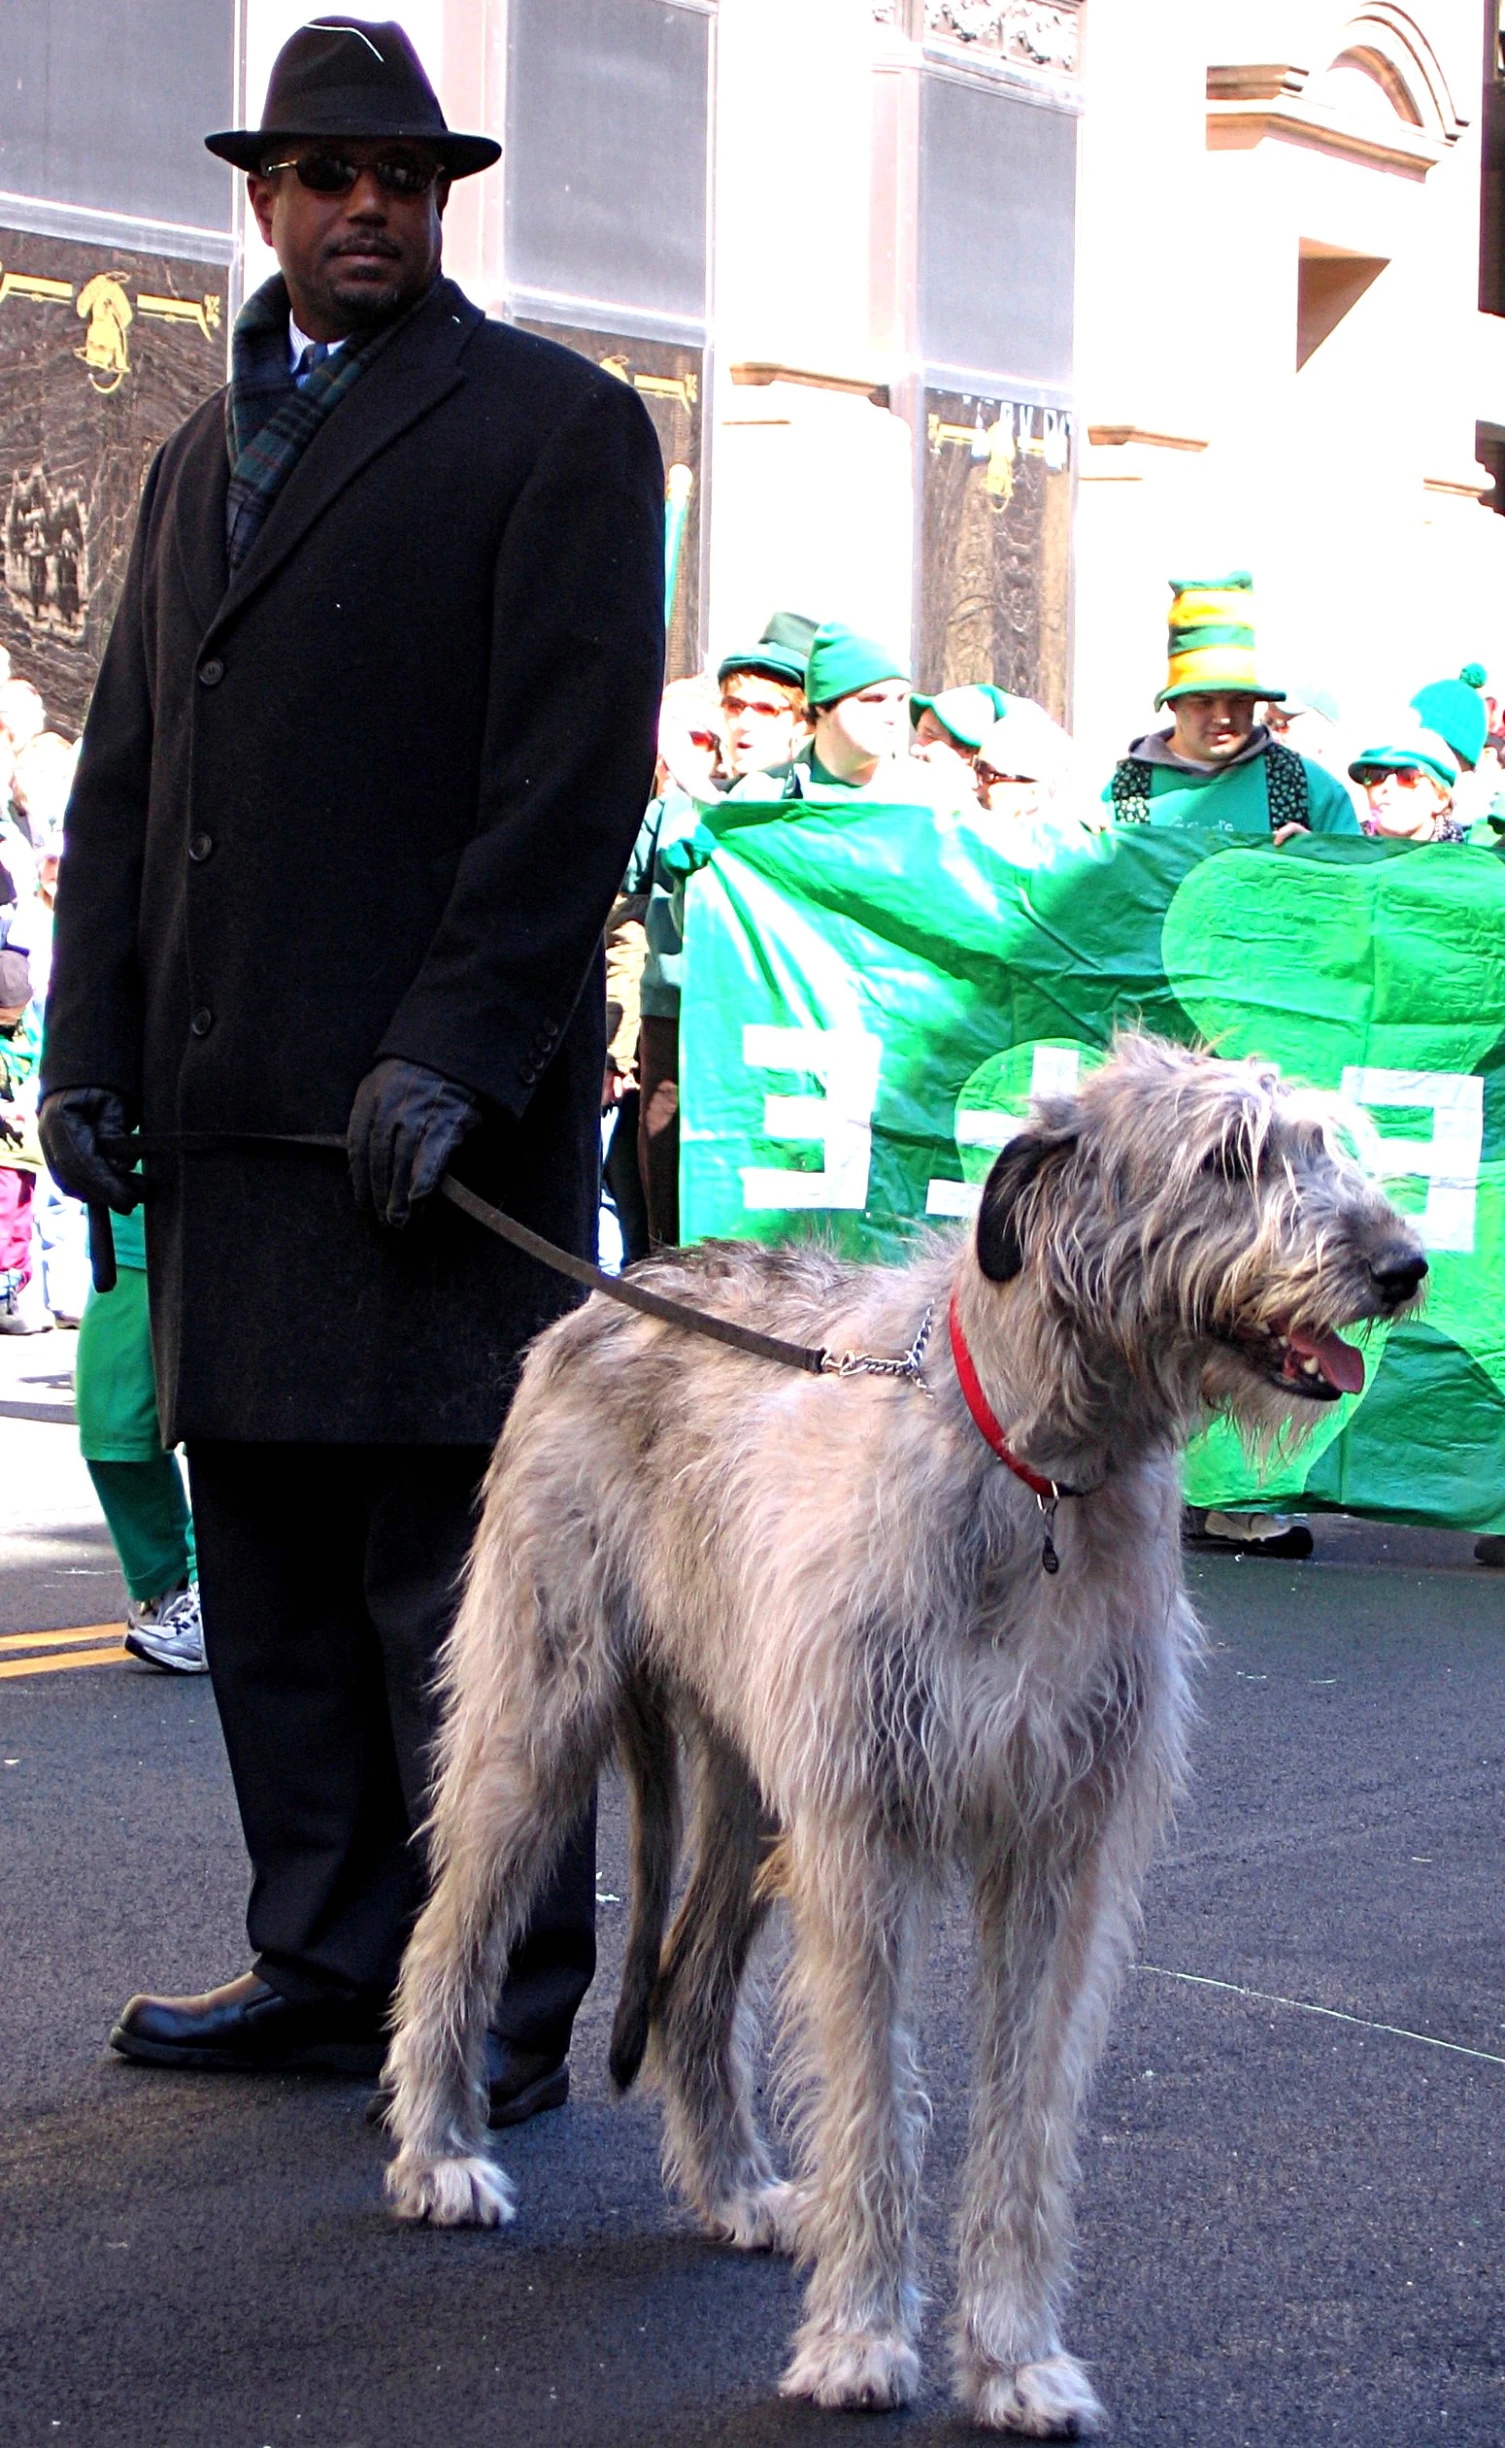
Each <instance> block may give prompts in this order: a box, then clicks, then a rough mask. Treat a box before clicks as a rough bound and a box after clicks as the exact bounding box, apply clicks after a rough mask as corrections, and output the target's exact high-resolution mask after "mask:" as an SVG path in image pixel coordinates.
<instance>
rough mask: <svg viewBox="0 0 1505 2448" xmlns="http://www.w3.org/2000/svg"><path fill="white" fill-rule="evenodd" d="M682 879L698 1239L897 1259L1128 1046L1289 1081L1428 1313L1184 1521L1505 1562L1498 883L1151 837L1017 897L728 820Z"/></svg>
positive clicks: (1437, 851) (834, 824) (1427, 868)
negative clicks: (1433, 1536) (1162, 1049)
mask: <svg viewBox="0 0 1505 2448" xmlns="http://www.w3.org/2000/svg"><path fill="white" fill-rule="evenodd" d="M983 821H984V822H985V820H983ZM688 847H689V852H690V855H691V856H698V857H699V858H700V859H701V860H702V861H703V863H702V864H701V865H700V866H699V867H698V868H697V870H696V872H695V873H693V874H692V875H691V876H690V878H689V882H688V885H687V888H686V897H685V984H684V1002H683V1010H682V1015H681V1042H682V1048H683V1053H682V1071H683V1077H682V1081H681V1226H682V1230H683V1232H684V1236H685V1238H686V1240H690V1241H693V1240H700V1239H703V1238H705V1237H706V1236H708V1235H713V1234H715V1235H729V1236H731V1237H734V1238H754V1239H759V1240H768V1241H787V1240H792V1239H796V1238H804V1237H811V1236H814V1237H818V1238H820V1239H821V1240H822V1241H824V1242H826V1243H828V1244H830V1245H832V1246H834V1247H835V1248H837V1249H840V1250H842V1251H845V1252H847V1253H849V1254H850V1255H851V1256H853V1257H885V1258H894V1257H898V1256H899V1255H901V1254H902V1252H903V1251H904V1249H905V1247H906V1245H907V1244H908V1243H909V1241H910V1240H911V1238H912V1236H913V1234H914V1231H915V1229H916V1227H917V1226H918V1225H921V1224H922V1223H923V1222H924V1221H925V1220H926V1219H929V1220H931V1221H934V1220H936V1219H945V1218H948V1217H951V1218H958V1217H965V1216H967V1215H969V1214H970V1213H971V1212H972V1210H973V1208H974V1206H975V1204H976V1199H977V1193H978V1189H979V1186H980V1184H981V1183H982V1181H983V1179H984V1178H985V1176H986V1174H987V1170H988V1167H989V1165H990V1164H991V1162H992V1160H993V1156H994V1155H995V1153H996V1151H997V1150H998V1148H999V1147H1001V1146H1002V1145H1003V1144H1004V1142H1005V1141H1006V1139H1007V1138H1008V1136H1009V1135H1010V1133H1011V1131H1012V1130H1013V1129H1014V1128H1017V1126H1018V1124H1019V1122H1020V1121H1021V1120H1022V1119H1023V1117H1024V1115H1025V1114H1026V1112H1027V1110H1028V1101H1029V1097H1030V1095H1031V1093H1032V1091H1038V1090H1042V1089H1049V1088H1070V1087H1071V1086H1072V1085H1073V1084H1074V1083H1075V1081H1076V1080H1077V1079H1078V1078H1079V1077H1080V1076H1081V1075H1082V1073H1083V1072H1084V1071H1085V1070H1086V1069H1088V1068H1089V1067H1090V1066H1091V1065H1092V1064H1094V1063H1096V1062H1100V1061H1101V1060H1102V1058H1103V1054H1104V1051H1105V1049H1106V1047H1107V1044H1108V1041H1109V1039H1110V1037H1111V1035H1112V1032H1113V1030H1114V1028H1115V1027H1116V1026H1118V1025H1119V1024H1121V1023H1123V1022H1125V1021H1129V1020H1137V1021H1142V1022H1143V1023H1144V1024H1145V1025H1146V1026H1147V1027H1150V1028H1152V1029H1155V1030H1157V1031H1159V1032H1161V1033H1162V1034H1164V1035H1166V1036H1169V1037H1175V1038H1179V1039H1181V1040H1183V1041H1190V1040H1197V1039H1206V1040H1208V1041H1210V1042H1211V1043H1213V1044H1215V1045H1216V1046H1217V1047H1218V1048H1219V1049H1220V1051H1222V1052H1223V1053H1226V1054H1229V1055H1234V1056H1238V1055H1258V1056H1261V1057H1263V1058H1265V1059H1268V1060H1273V1061H1275V1062H1278V1063H1279V1064H1280V1065H1281V1067H1282V1069H1283V1070H1284V1071H1286V1072H1287V1074H1288V1075H1291V1076H1294V1077H1296V1078H1300V1079H1303V1080H1306V1081H1309V1082H1311V1083H1312V1084H1313V1085H1315V1086H1318V1087H1321V1088H1324V1089H1327V1090H1331V1091H1334V1092H1336V1093H1338V1094H1340V1095H1341V1096H1343V1097H1344V1098H1345V1099H1346V1100H1347V1104H1348V1107H1349V1110H1350V1117H1351V1120H1352V1124H1353V1128H1354V1131H1355V1134H1356V1136H1357V1137H1358V1139H1359V1141H1360V1144H1361V1146H1362V1148H1363V1150H1364V1152H1365V1154H1366V1158H1367V1161H1368V1162H1369V1163H1370V1164H1371V1165H1372V1167H1373V1169H1374V1170H1375V1172H1376V1173H1377V1174H1378V1175H1379V1176H1380V1177H1381V1178H1382V1179H1383V1180H1384V1182H1385V1183H1386V1186H1387V1188H1388V1189H1389V1190H1390V1193H1391V1195H1392V1196H1393V1197H1394V1199H1395V1201H1396V1203H1397V1205H1398V1206H1400V1207H1401V1208H1402V1209H1403V1210H1404V1211H1405V1212H1406V1213H1407V1214H1409V1215H1411V1216H1412V1217H1413V1218H1414V1219H1415V1221H1416V1224H1417V1226H1418V1229H1419V1230H1420V1232H1421V1234H1422V1237H1423V1239H1424V1241H1425V1243H1426V1247H1427V1253H1428V1256H1429V1258H1430V1260H1431V1268H1432V1272H1431V1277H1430V1282H1429V1287H1428V1298H1427V1304H1426V1310H1425V1314H1424V1316H1423V1317H1422V1318H1421V1319H1420V1320H1417V1321H1408V1322H1407V1323H1406V1324H1404V1325H1401V1326H1398V1327H1396V1328H1394V1329H1393V1330H1391V1331H1390V1332H1389V1333H1388V1334H1386V1332H1385V1331H1384V1330H1383V1329H1381V1328H1376V1329H1374V1330H1373V1333H1372V1336H1371V1339H1370V1341H1369V1343H1368V1346H1367V1362H1368V1381H1367V1384H1366V1388H1365V1391H1364V1392H1363V1394H1361V1395H1358V1396H1354V1397H1348V1398H1345V1400H1344V1401H1343V1402H1342V1403H1340V1404H1335V1405H1334V1406H1333V1413H1332V1417H1331V1418H1330V1420H1328V1421H1325V1422H1324V1424H1323V1425H1322V1426H1321V1427H1320V1428H1319V1429H1318V1430H1317V1431H1316V1433H1315V1434H1314V1435H1313V1437H1312V1438H1311V1439H1310V1440H1308V1441H1307V1442H1306V1443H1305V1444H1304V1445H1303V1446H1302V1447H1301V1448H1300V1449H1299V1451H1297V1452H1296V1453H1295V1454H1294V1455H1292V1456H1290V1457H1289V1458H1287V1459H1286V1460H1285V1461H1283V1462H1280V1463H1277V1464H1276V1465H1275V1466H1274V1467H1273V1468H1272V1470H1271V1471H1270V1472H1269V1473H1268V1474H1267V1475H1266V1476H1264V1477H1263V1478H1260V1477H1257V1476H1256V1475H1255V1474H1254V1473H1253V1472H1252V1471H1251V1469H1250V1467H1249V1465H1248V1464H1247V1463H1246V1461H1245V1459H1244V1456H1243V1453H1242V1451H1241V1448H1240V1447H1239V1444H1238V1441H1237V1439H1236V1438H1235V1437H1234V1436H1233V1435H1232V1434H1231V1433H1230V1432H1227V1431H1220V1430H1218V1429H1214V1430H1213V1431H1211V1432H1210V1433H1209V1435H1208V1436H1206V1437H1204V1438H1203V1439H1202V1440H1201V1441H1200V1443H1199V1444H1198V1446H1197V1447H1196V1448H1195V1449H1194V1451H1193V1453H1192V1455H1191V1457H1190V1462H1189V1468H1188V1490H1187V1492H1188V1495H1189V1497H1190V1498H1191V1500H1192V1501H1193V1502H1194V1503H1197V1504H1220V1505H1247V1504H1250V1503H1257V1504H1265V1505H1274V1504H1286V1505H1289V1504H1291V1503H1293V1502H1295V1501H1297V1500H1299V1501H1300V1503H1301V1505H1302V1506H1303V1507H1306V1508H1308V1509H1310V1508H1314V1507H1322V1506H1327V1507H1332V1508H1341V1509H1342V1510H1344V1511H1348V1512H1357V1513H1370V1514H1376V1515H1380V1516H1382V1517H1385V1518H1387V1519H1391V1520H1406V1521H1420V1522H1432V1523H1443V1524H1448V1525H1450V1526H1453V1527H1457V1528H1461V1529H1468V1530H1474V1531H1483V1530H1505V1197H1502V1191H1505V861H1502V859H1501V858H1500V857H1499V856H1497V855H1496V854H1495V853H1494V852H1492V851H1488V850H1481V849H1473V848H1460V847H1458V846H1455V845H1437V846H1435V847H1432V846H1429V847H1425V848H1414V847H1410V846H1407V845H1403V844H1398V843H1387V842H1374V841H1365V840H1353V839H1342V838H1328V839H1322V838H1317V837H1313V838H1311V839H1309V840H1306V841H1302V842H1293V843H1291V844H1289V845H1288V846H1287V847H1286V848H1284V849H1282V850H1278V851H1277V850H1275V849H1274V848H1272V847H1271V846H1270V845H1268V844H1266V843H1263V842H1260V843H1254V844H1250V843H1248V842H1242V843H1238V844H1232V845H1231V844H1230V842H1229V839H1228V837H1227V836H1224V835H1213V834H1203V833H1193V832H1182V831H1173V830H1171V829H1169V828H1163V829H1162V828H1151V827H1145V828H1135V829H1133V830H1125V831H1123V832H1120V833H1108V834H1103V835H1100V836H1097V837H1095V838H1091V839H1089V840H1087V841H1085V842H1084V843H1082V842H1077V843H1073V844H1072V845H1071V847H1069V848H1064V849H1061V850H1059V851H1058V852H1057V853H1056V854H1055V855H1051V853H1050V851H1049V849H1048V848H1047V849H1046V851H1045V853H1044V855H1043V856H1042V857H1041V858H1040V861H1039V863H1037V864H1033V865H1021V864H1018V863H1016V861H1015V860H1014V859H1012V858H1010V857H1009V856H1008V855H1006V854H1005V851H1004V849H1003V848H1002V847H1001V846H1000V836H999V835H997V834H992V833H989V832H987V831H985V830H983V829H981V826H979V825H975V824H974V823H972V822H971V821H969V820H967V819H965V818H947V817H937V815H936V813H935V811H934V810H933V809H931V808H920V807H914V808H906V807H892V806H878V805H875V804H872V803H867V802H863V801H861V800H855V801H854V800H852V799H846V800H845V801H844V802H843V803H841V804H819V805H817V804H812V803H810V802H804V803H801V804H800V806H799V810H798V813H797V814H796V813H794V812H793V811H792V810H791V808H790V806H789V805H788V804H787V803H784V804H751V803H748V804H744V805H735V804H733V805H723V806H720V807H717V808H715V809H712V810H709V811H707V814H706V818H705V823H704V825H703V827H702V830H701V833H700V835H699V836H698V837H697V841H696V843H695V844H694V845H690V846H688Z"/></svg>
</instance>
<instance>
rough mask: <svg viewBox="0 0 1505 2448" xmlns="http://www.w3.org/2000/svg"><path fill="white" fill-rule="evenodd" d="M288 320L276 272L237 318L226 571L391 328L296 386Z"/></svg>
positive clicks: (228, 436)
mask: <svg viewBox="0 0 1505 2448" xmlns="http://www.w3.org/2000/svg"><path fill="white" fill-rule="evenodd" d="M287 317H288V303H287V289H286V287H285V285H284V283H283V278H282V275H281V273H280V272H274V273H273V275H272V277H271V279H270V280H269V281H264V282H263V283H262V285H261V287H260V288H259V289H258V290H257V291H256V293H255V295H254V296H253V297H249V298H247V300H246V302H245V304H244V306H242V308H241V310H240V312H239V314H238V315H237V316H236V318H235V336H234V338H233V340H232V342H231V344H230V388H229V390H228V392H227V393H226V395H225V445H226V448H227V450H228V452H229V455H230V489H229V492H228V493H227V495H226V497H225V549H226V552H227V553H228V555H229V561H230V568H231V571H232V573H233V572H234V571H235V570H237V569H238V568H239V567H240V564H241V563H242V561H244V559H245V557H246V555H247V553H248V552H249V551H250V549H251V546H252V545H253V544H254V543H255V541H256V538H257V537H258V535H259V534H260V533H261V530H262V527H263V526H264V524H265V522H266V517H267V513H268V511H269V510H270V509H271V507H272V504H273V502H274V501H275V500H276V498H277V496H278V494H279V493H280V492H281V490H282V488H283V486H284V485H285V484H286V482H287V480H288V477H289V476H290V475H291V474H292V471H293V469H294V468H295V467H296V466H297V464H298V461H299V460H300V459H301V458H302V456H303V453H304V452H305V451H306V450H307V448H308V446H309V444H310V442H311V441H312V440H313V438H314V435H315V434H316V433H317V432H318V430H319V427H320V426H321V425H322V424H323V422H324V419H325V418H326V417H327V416H328V415H329V413H330V410H331V409H333V408H337V407H338V406H339V404H340V402H341V400H342V399H343V398H344V396H345V394H346V392H347V391H348V390H349V389H350V386H351V384H352V383H353V382H356V381H358V380H359V378H360V376H361V375H362V374H363V373H364V372H365V370H366V368H367V366H368V365H369V364H370V363H371V360H372V358H373V357H374V356H375V354H376V352H377V350H378V349H379V348H380V347H381V345H382V344H383V342H385V341H386V340H387V339H388V338H390V336H391V334H392V332H393V331H394V330H395V329H396V324H395V323H387V324H383V326H382V327H381V329H380V330H379V331H377V332H373V333H372V335H371V336H370V338H369V339H364V340H361V341H358V342H357V341H355V340H347V341H346V343H345V345H344V347H343V348H342V349H337V350H336V352H335V354H334V355H333V356H332V357H326V358H325V359H324V361H323V363H322V364H321V365H318V366H315V368H314V370H313V372H312V373H311V374H310V375H309V376H308V378H307V380H306V381H305V382H304V383H303V384H302V386H301V387H300V386H299V385H298V384H297V383H295V382H294V380H293V376H292V368H291V367H290V365H289V364H288V355H287V349H288V340H287ZM405 320H406V318H405V317H402V316H399V317H398V321H405Z"/></svg>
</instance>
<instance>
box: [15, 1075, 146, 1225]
mask: <svg viewBox="0 0 1505 2448" xmlns="http://www.w3.org/2000/svg"><path fill="white" fill-rule="evenodd" d="M129 1131H130V1121H129V1118H128V1116H127V1114H126V1110H125V1100H124V1098H123V1097H122V1096H121V1095H120V1094H119V1092H118V1090H116V1089H114V1088H54V1090H53V1092H52V1094H51V1096H46V1097H43V1099H42V1103H41V1108H40V1111H39V1112H38V1114H37V1136H38V1138H39V1139H40V1140H41V1142H42V1154H43V1155H44V1156H45V1157H46V1159H47V1170H48V1172H49V1173H50V1174H51V1175H52V1178H53V1180H54V1181H55V1182H56V1183H57V1186H58V1188H59V1189H60V1190H65V1191H66V1192H67V1194H68V1196H69V1198H76V1199H83V1200H84V1201H85V1202H86V1203H87V1204H88V1205H90V1206H93V1207H113V1208H114V1210H115V1213H116V1214H117V1215H129V1214H130V1212H131V1209H132V1208H133V1207H139V1206H140V1204H141V1180H140V1176H139V1175H138V1174H134V1173H132V1171H131V1159H130V1157H129V1156H127V1155H115V1154H114V1153H107V1152H106V1150H105V1148H104V1147H103V1146H102V1145H101V1144H100V1143H101V1141H103V1140H111V1139H124V1138H125V1137H126V1136H127V1135H128V1133H129Z"/></svg>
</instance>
